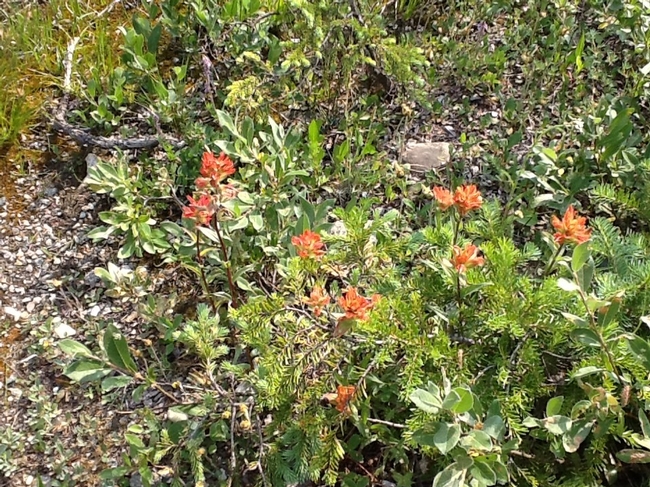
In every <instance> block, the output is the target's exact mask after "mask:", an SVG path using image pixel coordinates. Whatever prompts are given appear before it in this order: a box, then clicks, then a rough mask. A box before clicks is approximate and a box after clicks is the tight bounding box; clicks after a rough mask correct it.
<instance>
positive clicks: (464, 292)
mask: <svg viewBox="0 0 650 487" xmlns="http://www.w3.org/2000/svg"><path fill="white" fill-rule="evenodd" d="M488 286H492V283H491V282H479V283H478V284H470V285H469V286H463V288H462V289H461V296H462V297H463V298H467V297H469V296H471V295H472V294H474V293H476V292H478V291H480V290H481V289H483V288H484V287H488Z"/></svg>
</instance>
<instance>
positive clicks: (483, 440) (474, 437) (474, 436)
mask: <svg viewBox="0 0 650 487" xmlns="http://www.w3.org/2000/svg"><path fill="white" fill-rule="evenodd" d="M461 445H462V447H463V448H465V450H467V451H469V450H470V449H471V450H483V451H491V450H492V440H491V439H490V435H488V434H487V433H486V432H485V431H481V430H472V431H470V432H469V433H468V434H467V435H466V436H464V437H463V439H462V440H461Z"/></svg>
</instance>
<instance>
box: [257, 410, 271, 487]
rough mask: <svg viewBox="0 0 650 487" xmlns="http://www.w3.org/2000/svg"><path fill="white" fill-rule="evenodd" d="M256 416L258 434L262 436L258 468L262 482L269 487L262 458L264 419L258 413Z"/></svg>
mask: <svg viewBox="0 0 650 487" xmlns="http://www.w3.org/2000/svg"><path fill="white" fill-rule="evenodd" d="M255 417H256V418H257V434H258V436H259V438H260V449H259V453H258V456H257V470H258V471H259V473H260V475H261V476H262V483H263V484H264V487H267V486H268V485H270V484H269V481H268V480H267V479H266V474H265V473H264V469H263V468H262V458H264V436H263V434H262V420H261V419H260V416H259V414H256V415H255Z"/></svg>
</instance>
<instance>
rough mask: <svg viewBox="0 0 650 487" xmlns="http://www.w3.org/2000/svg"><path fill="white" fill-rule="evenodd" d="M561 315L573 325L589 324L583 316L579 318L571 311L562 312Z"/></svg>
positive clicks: (583, 325) (585, 325)
mask: <svg viewBox="0 0 650 487" xmlns="http://www.w3.org/2000/svg"><path fill="white" fill-rule="evenodd" d="M562 316H564V317H565V318H566V319H567V321H569V322H570V323H573V324H574V325H576V326H579V327H581V328H584V327H587V326H589V323H587V320H585V319H584V318H580V317H579V316H576V315H573V314H571V313H565V312H562Z"/></svg>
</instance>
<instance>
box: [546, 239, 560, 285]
mask: <svg viewBox="0 0 650 487" xmlns="http://www.w3.org/2000/svg"><path fill="white" fill-rule="evenodd" d="M562 249H564V244H560V245H559V246H558V248H557V250H556V251H555V253H554V254H553V257H551V260H549V261H548V264H547V265H546V269H544V274H542V277H546V276H548V275H549V274H550V273H551V271H552V270H553V267H555V262H556V261H557V258H558V257H559V256H560V252H562Z"/></svg>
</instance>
